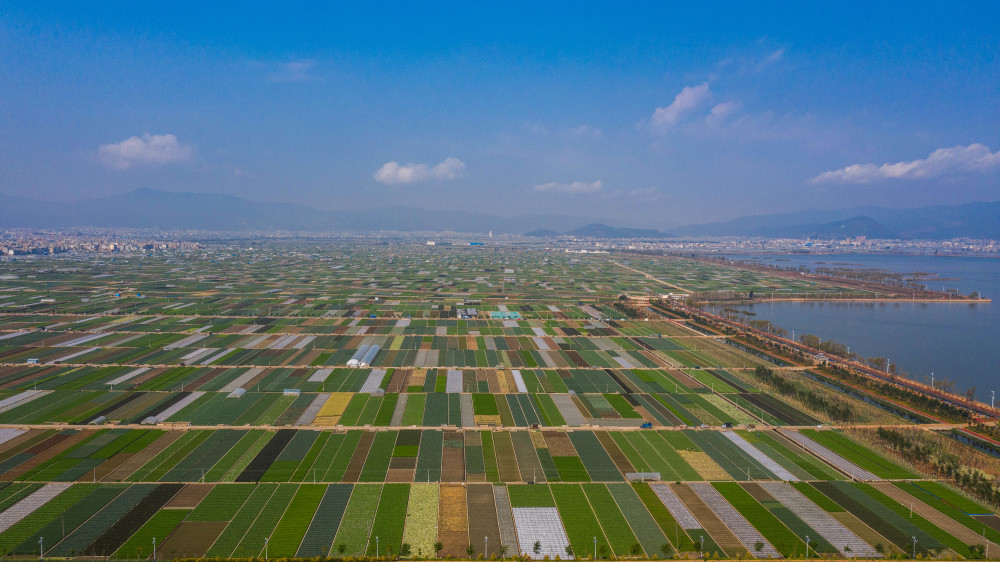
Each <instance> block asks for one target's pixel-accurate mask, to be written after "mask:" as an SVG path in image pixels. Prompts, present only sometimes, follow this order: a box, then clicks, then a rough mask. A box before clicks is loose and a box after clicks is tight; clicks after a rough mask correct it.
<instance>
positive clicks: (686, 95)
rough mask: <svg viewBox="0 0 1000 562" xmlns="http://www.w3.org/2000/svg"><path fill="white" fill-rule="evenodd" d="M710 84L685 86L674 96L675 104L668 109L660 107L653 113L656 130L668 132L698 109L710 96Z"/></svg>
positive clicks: (653, 124) (652, 122) (653, 123)
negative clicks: (688, 113)
mask: <svg viewBox="0 0 1000 562" xmlns="http://www.w3.org/2000/svg"><path fill="white" fill-rule="evenodd" d="M709 95H710V94H709V91H708V82H702V83H701V84H699V85H697V86H685V87H684V89H682V90H681V92H680V93H679V94H677V95H676V96H674V102H673V103H671V104H670V105H668V106H667V107H658V108H656V111H654V112H653V117H652V120H651V124H652V126H653V128H654V129H659V130H666V129H669V128H671V127H673V126H674V125H675V124H676V123H677V121H678V120H680V118H681V117H682V116H683V115H684V114H685V113H687V112H689V111H691V110H692V109H694V108H696V107H698V105H700V104H701V102H702V101H704V100H705V99H706V98H708V96H709Z"/></svg>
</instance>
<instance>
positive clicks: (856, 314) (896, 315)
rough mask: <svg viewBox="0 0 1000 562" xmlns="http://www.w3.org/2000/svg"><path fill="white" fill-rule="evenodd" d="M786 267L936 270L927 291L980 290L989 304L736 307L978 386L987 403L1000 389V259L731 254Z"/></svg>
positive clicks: (919, 373) (911, 369)
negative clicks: (998, 310) (998, 309)
mask: <svg viewBox="0 0 1000 562" xmlns="http://www.w3.org/2000/svg"><path fill="white" fill-rule="evenodd" d="M727 257H730V258H732V259H748V258H753V259H754V260H759V261H762V262H764V263H769V264H776V265H781V266H786V267H796V266H799V265H805V266H806V267H808V268H809V269H815V268H816V267H849V268H856V269H883V270H886V271H892V272H897V273H909V272H915V271H922V272H927V273H935V274H937V276H938V277H939V278H942V279H941V280H930V281H929V282H928V283H927V285H928V287H929V288H932V289H942V288H955V289H958V290H959V291H960V292H961V293H963V294H968V293H971V292H973V291H978V292H980V293H981V294H982V295H983V296H984V297H987V298H992V299H995V300H996V301H997V302H994V303H990V304H957V303H829V302H826V303H812V302H776V303H762V304H756V305H752V306H741V307H738V308H740V309H743V310H750V311H752V312H753V313H754V314H755V316H753V317H752V318H753V319H758V320H770V321H771V322H772V323H774V324H775V325H778V326H781V327H783V328H785V329H786V330H788V331H789V333H791V331H792V330H795V335H796V337H797V336H799V335H801V334H805V333H810V334H815V335H817V336H819V337H820V338H822V339H824V340H826V339H833V340H835V341H838V342H841V343H843V344H846V345H848V346H850V348H851V351H853V352H855V353H857V354H859V355H861V356H862V357H888V358H889V360H891V361H892V362H893V363H896V364H897V368H899V369H901V370H902V371H905V372H907V373H910V374H911V376H914V377H915V378H917V379H923V378H924V377H927V379H928V380H929V378H930V375H931V373H934V377H935V379H942V378H944V379H949V380H953V381H955V386H954V389H955V390H956V391H958V392H965V391H966V389H968V388H970V387H976V394H975V397H976V399H978V400H981V401H983V402H987V403H989V401H990V391H991V390H997V391H1000V314H998V313H997V312H996V310H997V307H998V306H1000V259H995V258H964V257H963V258H955V257H934V256H885V255H868V254H837V255H809V256H774V255H757V254H753V255H750V254H746V255H729V256H727ZM824 262H825V263H824ZM998 403H1000V402H998Z"/></svg>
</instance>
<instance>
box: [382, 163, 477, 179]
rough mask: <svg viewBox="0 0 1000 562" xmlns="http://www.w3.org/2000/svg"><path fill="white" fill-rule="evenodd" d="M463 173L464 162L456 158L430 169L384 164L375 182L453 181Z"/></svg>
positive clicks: (427, 167) (413, 165)
mask: <svg viewBox="0 0 1000 562" xmlns="http://www.w3.org/2000/svg"><path fill="white" fill-rule="evenodd" d="M464 173H465V162H462V161H461V160H459V159H458V158H445V159H444V160H443V161H442V162H441V163H439V164H437V165H435V166H433V167H430V166H428V165H427V164H413V163H409V164H400V163H398V162H395V161H393V162H386V163H385V164H383V165H382V167H381V168H379V169H378V170H377V171H376V172H375V181H377V182H379V183H384V184H386V185H391V184H394V183H420V182H425V181H430V180H434V179H436V180H453V179H456V178H459V177H462V174H464Z"/></svg>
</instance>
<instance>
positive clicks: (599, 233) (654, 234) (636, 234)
mask: <svg viewBox="0 0 1000 562" xmlns="http://www.w3.org/2000/svg"><path fill="white" fill-rule="evenodd" d="M524 235H525V236H537V237H541V238H554V237H556V236H576V237H579V238H647V239H648V238H666V237H668V236H669V235H667V234H664V233H662V232H660V231H659V230H652V229H648V228H618V227H614V226H608V225H606V224H603V223H599V222H595V223H591V224H588V225H585V226H581V227H580V228H573V229H570V230H567V231H565V232H556V231H555V230H550V229H547V228H540V229H538V230H533V231H531V232H526V233H524Z"/></svg>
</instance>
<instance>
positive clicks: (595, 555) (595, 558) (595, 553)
mask: <svg viewBox="0 0 1000 562" xmlns="http://www.w3.org/2000/svg"><path fill="white" fill-rule="evenodd" d="M594 560H597V537H594Z"/></svg>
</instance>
